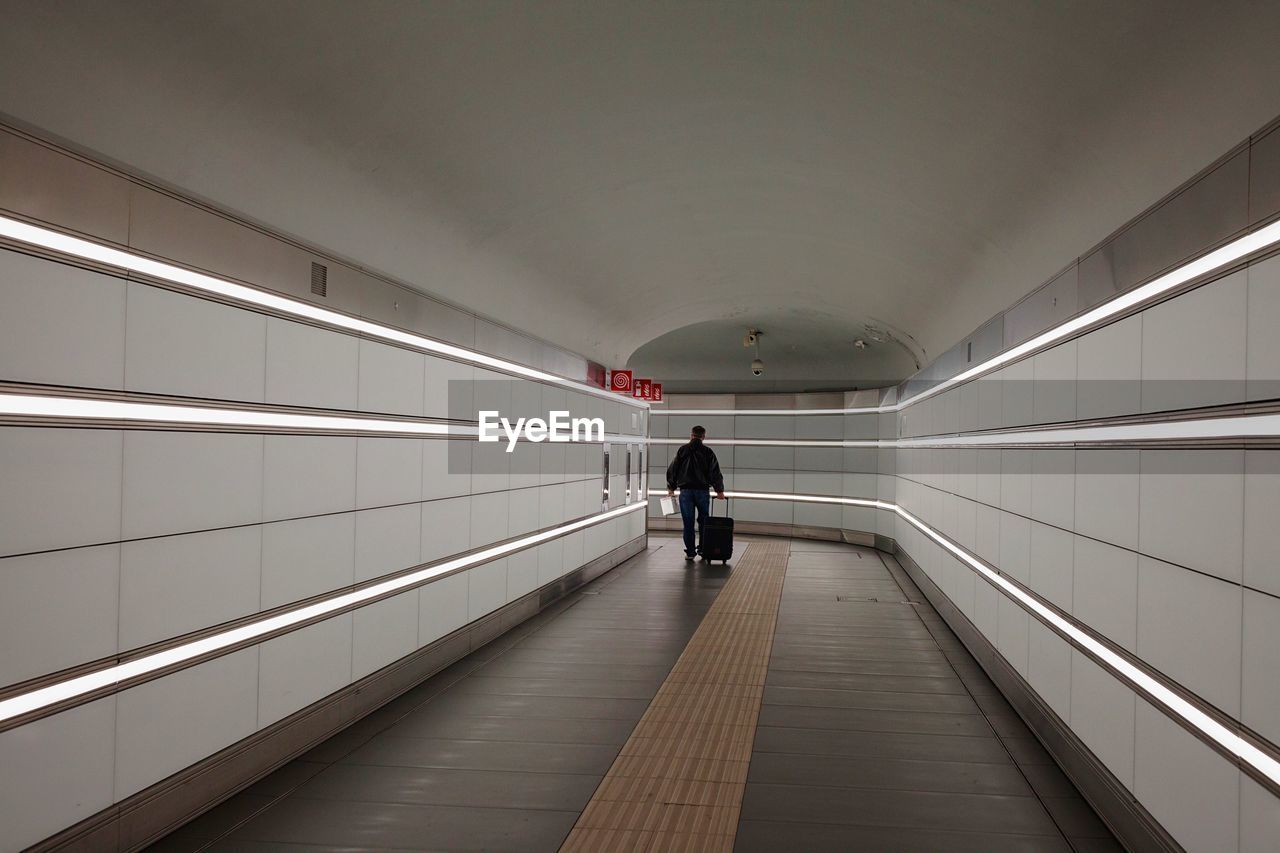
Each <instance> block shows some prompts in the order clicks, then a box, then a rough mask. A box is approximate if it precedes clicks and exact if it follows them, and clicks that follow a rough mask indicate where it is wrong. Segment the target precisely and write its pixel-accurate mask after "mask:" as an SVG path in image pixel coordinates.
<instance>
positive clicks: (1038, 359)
mask: <svg viewBox="0 0 1280 853" xmlns="http://www.w3.org/2000/svg"><path fill="white" fill-rule="evenodd" d="M1031 361H1032V364H1033V368H1032V372H1033V374H1034V375H1033V379H1034V383H1035V384H1034V391H1033V396H1034V403H1033V415H1034V416H1033V418H1032V421H1033V422H1035V423H1041V424H1046V423H1060V422H1064V421H1071V420H1074V419H1075V416H1076V342H1075V341H1067V342H1066V343H1065V344H1059V345H1058V346H1056V347H1054V348H1053V349H1049V350H1045V351H1044V352H1042V353H1040V354H1039V355H1037V356H1035V357H1034V358H1033V359H1032V360H1031Z"/></svg>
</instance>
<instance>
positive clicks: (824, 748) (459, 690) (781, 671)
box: [153, 535, 1118, 853]
mask: <svg viewBox="0 0 1280 853" xmlns="http://www.w3.org/2000/svg"><path fill="white" fill-rule="evenodd" d="M762 541H767V542H771V543H774V544H775V545H779V544H782V542H785V540H776V539H774V540H762ZM745 544H746V541H745V538H743V537H740V544H739V554H740V555H741V553H742V550H741V549H742V546H743V545H745ZM788 547H789V549H790V554H789V557H788V559H789V567H788V569H787V574H786V582H785V585H784V587H783V594H782V598H781V606H780V610H779V613H778V619H777V633H776V636H775V637H774V642H773V646H772V657H771V659H770V662H769V666H768V670H767V679H766V682H765V688H764V691H763V696H762V701H763V704H762V705H760V707H759V711H758V713H759V719H758V726H757V728H756V730H755V737H754V751H753V752H752V753H751V763H750V767H749V771H748V777H747V783H746V786H745V792H744V797H743V801H742V804H741V820H740V822H739V823H738V826H737V838H736V849H737V850H739V851H759V850H768V851H776V850H779V849H787V850H795V851H823V850H841V851H845V850H855V849H856V850H882V849H883V850H889V849H892V850H938V851H944V850H983V851H989V850H1001V851H1004V850H1036V851H1038V850H1064V851H1065V850H1070V849H1076V850H1079V851H1086V850H1112V849H1118V848H1117V847H1116V845H1115V842H1114V840H1113V839H1111V837H1110V835H1109V834H1107V832H1106V829H1105V827H1103V826H1102V824H1101V823H1100V822H1098V820H1097V818H1096V817H1095V816H1094V815H1093V813H1092V812H1091V811H1090V810H1089V808H1088V807H1087V805H1085V803H1084V802H1083V801H1082V800H1080V799H1079V797H1078V796H1077V795H1076V792H1075V790H1074V788H1072V787H1071V785H1070V783H1069V782H1068V781H1067V779H1066V778H1065V777H1064V776H1062V774H1061V773H1060V772H1059V771H1058V769H1057V768H1056V766H1054V765H1053V763H1052V761H1051V760H1050V759H1049V757H1048V755H1047V754H1046V753H1045V752H1044V751H1043V750H1042V749H1041V748H1040V746H1039V744H1038V743H1037V742H1036V741H1035V740H1034V738H1033V737H1032V736H1031V734H1030V732H1029V731H1028V730H1027V729H1026V728H1025V727H1024V726H1023V724H1022V723H1021V721H1020V720H1019V719H1018V718H1017V716H1016V715H1015V714H1014V712H1013V710H1012V709H1011V708H1010V707H1009V706H1008V704H1007V703H1005V702H1004V700H1003V699H1002V698H1001V697H1000V695H999V693H998V692H997V691H996V689H995V687H994V685H993V684H991V682H990V681H989V680H988V679H987V678H986V676H985V675H984V674H983V673H982V672H981V670H980V669H979V667H978V666H977V664H976V663H975V662H974V661H973V659H972V658H971V657H970V656H969V655H968V654H967V652H965V651H964V649H963V648H962V647H961V646H960V645H959V643H958V641H956V639H955V638H954V637H953V636H952V635H951V634H950V632H949V631H948V630H947V629H946V627H945V625H944V624H943V623H942V622H941V619H940V618H939V617H938V616H937V615H936V614H935V613H934V612H933V610H932V609H931V608H930V607H929V606H928V605H927V604H923V605H921V604H913V603H910V602H909V601H908V598H914V599H917V600H920V599H922V597H921V596H920V595H919V593H918V592H916V591H914V589H912V590H911V595H910V596H908V595H907V594H904V592H903V588H902V587H900V586H899V585H898V583H897V582H896V581H895V580H894V575H893V574H891V573H890V571H889V569H888V568H886V566H885V564H884V563H883V562H882V561H881V560H880V559H879V557H878V556H877V555H876V552H874V551H871V550H867V549H858V548H853V547H851V546H847V545H835V544H827V543H817V542H803V541H795V542H791V543H789V546H788ZM681 550H682V549H681V546H680V544H679V542H678V541H677V540H674V539H668V538H659V537H658V536H656V535H655V536H652V537H651V539H650V549H649V551H648V552H647V553H645V554H643V555H640V556H639V557H637V558H635V559H633V560H631V561H629V562H628V563H626V564H624V565H623V566H621V567H619V568H618V569H617V570H615V571H613V572H611V573H609V574H608V575H605V576H604V577H602V578H600V579H598V580H597V581H595V582H593V583H592V584H590V585H588V586H587V587H584V588H583V589H582V590H580V591H579V592H577V593H575V594H573V595H571V596H569V597H568V598H566V599H565V600H564V601H562V602H560V603H558V604H557V605H555V606H554V607H552V608H551V609H550V610H548V611H547V612H544V613H543V614H540V615H539V616H538V617H536V618H534V619H533V620H530V622H528V623H526V624H524V625H522V626H520V627H519V628H517V629H516V630H515V631H513V632H511V633H510V634H508V635H506V636H504V637H502V638H500V639H499V640H497V641H495V642H494V643H492V644H490V645H489V646H487V647H486V648H484V649H481V650H480V651H478V652H476V653H475V654H473V655H471V656H469V657H468V658H466V659H465V660H463V661H460V662H459V663H457V664H455V665H454V666H452V667H450V668H449V669H447V670H445V671H444V672H442V673H440V674H438V675H437V676H435V677H434V678H432V679H430V680H429V681H427V682H425V683H424V684H422V685H421V686H419V687H418V688H415V689H414V690H413V691H410V693H408V694H406V695H405V696H403V697H401V698H400V699H398V700H396V701H395V702H393V703H391V704H390V705H388V706H387V707H385V708H383V709H381V710H379V711H377V712H375V713H374V714H372V715H370V716H369V717H367V718H366V719H365V720H362V721H361V722H360V723H358V724H356V725H355V726H353V727H352V728H350V729H348V730H347V731H345V732H343V733H341V734H339V735H338V736H336V737H334V738H332V739H330V740H329V741H327V742H325V743H324V744H322V745H320V746H319V747H317V748H315V749H313V750H312V751H311V752H309V753H307V754H306V755H304V756H302V757H301V758H299V759H298V760H297V761H294V762H292V763H291V764H289V765H287V766H285V767H284V768H282V769H281V770H279V771H277V772H276V773H274V774H272V775H271V776H269V777H268V778H266V779H264V780H263V781H261V782H259V783H257V784H256V785H254V786H252V787H251V788H249V789H248V790H246V791H244V792H243V793H241V794H239V795H237V796H236V797H234V798H232V799H231V800H229V801H228V802H227V803H224V804H223V805H221V806H219V807H218V808H216V809H214V810H213V811H211V812H209V813H208V814H206V815H205V816H203V817H201V818H199V819H197V820H196V821H194V822H192V823H191V824H188V825H187V826H185V827H183V828H182V829H180V830H178V831H177V832H175V833H174V834H172V835H170V836H169V837H168V838H166V839H164V841H162V842H161V843H160V844H159V845H157V846H156V847H155V848H153V849H157V850H177V851H193V850H206V849H207V850H219V851H233V850H245V851H249V850H253V851H258V850H262V851H266V850H285V851H288V850H299V851H303V850H315V851H319V850H326V851H337V850H347V851H354V850H389V849H398V850H490V851H497V850H521V851H548V853H550V851H555V850H557V849H558V848H559V847H560V845H561V844H562V843H563V842H564V840H565V838H566V836H567V835H568V834H569V832H570V829H571V828H572V827H573V826H574V824H575V822H576V821H578V819H579V816H580V814H581V813H582V811H583V809H584V808H585V807H586V805H587V803H588V801H590V800H591V798H592V795H593V793H594V792H596V790H597V788H598V787H599V786H600V783H601V780H602V779H603V778H604V776H605V774H606V771H608V770H609V768H610V766H611V765H613V764H614V761H615V759H616V758H618V756H619V753H620V750H621V749H622V747H623V745H624V744H625V743H626V742H627V741H628V738H629V737H630V736H631V735H632V732H633V730H634V729H635V728H636V725H637V723H638V722H639V721H640V719H641V717H642V716H643V715H644V713H645V711H646V709H647V708H649V706H650V703H651V701H652V700H653V698H654V696H655V694H656V693H657V692H658V690H659V688H660V686H661V685H662V684H663V682H664V680H666V679H667V676H668V674H669V672H670V671H671V669H672V666H673V664H674V663H675V662H676V660H677V659H678V658H679V657H680V655H681V653H682V652H683V651H684V649H685V647H686V645H687V644H688V642H689V640H690V638H691V637H692V636H693V634H694V632H695V631H696V630H697V628H698V627H699V625H700V624H701V622H702V620H703V617H704V615H705V614H706V613H707V610H708V608H709V607H710V606H711V604H712V602H713V601H714V600H715V599H716V596H717V594H718V592H719V590H720V589H721V587H722V586H724V584H725V581H726V579H727V578H728V577H729V576H730V571H731V569H730V570H728V571H727V570H725V569H723V568H721V567H720V566H715V567H707V566H704V565H702V564H696V566H695V567H694V568H693V569H687V568H686V566H685V563H684V561H683V557H682V554H681ZM905 583H906V584H909V583H910V582H909V581H905ZM730 704H732V703H730ZM726 707H728V706H726ZM624 757H625V756H624ZM705 770H706V768H703V770H702V771H699V772H698V773H696V774H695V775H705V773H704V772H703V771H705ZM713 781H714V780H713ZM600 849H601V850H602V851H603V850H604V849H605V848H600ZM648 849H650V850H653V851H655V853H656V851H657V850H659V849H660V848H658V847H649V848H648Z"/></svg>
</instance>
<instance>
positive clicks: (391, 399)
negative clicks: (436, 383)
mask: <svg viewBox="0 0 1280 853" xmlns="http://www.w3.org/2000/svg"><path fill="white" fill-rule="evenodd" d="M425 359H426V356H424V355H423V354H422V353H420V352H412V351H410V350H407V349H400V348H399V347H393V346H391V345H389V344H380V343H377V342H376V341H370V340H365V339H361V340H360V395H359V401H360V409H361V411H365V412H385V413H387V414H395V415H413V416H415V417H421V416H422V411H423V402H422V396H423V393H424V391H425V388H426V380H425V378H424V369H425V367H424V365H425Z"/></svg>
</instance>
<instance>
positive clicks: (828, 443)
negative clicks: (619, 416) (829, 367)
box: [649, 438, 881, 447]
mask: <svg viewBox="0 0 1280 853" xmlns="http://www.w3.org/2000/svg"><path fill="white" fill-rule="evenodd" d="M688 440H689V439H687V438H651V439H649V443H650V444H685V443H686V442H687V441H688ZM706 442H707V444H722V445H734V446H737V447H879V446H881V445H880V442H878V441H874V440H867V441H858V440H853V439H850V440H847V441H846V440H842V439H838V438H837V439H821V438H815V439H812V440H806V439H790V438H708V439H706Z"/></svg>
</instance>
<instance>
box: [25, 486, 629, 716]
mask: <svg viewBox="0 0 1280 853" xmlns="http://www.w3.org/2000/svg"><path fill="white" fill-rule="evenodd" d="M644 507H645V505H644V504H643V503H635V504H632V505H630V506H623V507H619V508H617V509H614V510H610V511H609V512H605V513H601V514H600V515H596V516H592V517H590V518H584V519H579V520H578V521H573V522H570V523H568V524H564V525H561V526H559V527H554V528H551V529H550V530H544V531H542V532H541V533H535V534H532V535H530V536H526V537H524V538H522V539H516V540H513V541H511V542H507V543H504V544H502V545H495V546H493V547H491V548H486V549H485V550H483V551H478V552H476V553H474V554H467V555H465V556H463V557H457V558H455V559H452V560H448V561H446V562H444V563H440V564H438V565H434V566H431V567H429V568H425V569H422V570H420V571H417V572H411V573H410V574H407V575H403V576H401V577H397V578H392V579H391V580H388V581H384V582H382V583H379V584H375V585H374V586H370V587H366V588H364V589H361V590H357V591H355V592H349V593H346V594H344V595H339V596H335V597H334V598H329V599H325V600H324V601H320V602H317V603H315V604H311V605H307V606H306V607H300V608H298V609H296V610H290V611H288V612H286V613H281V614H279V615H276V616H272V617H269V618H266V619H262V620H259V621H257V622H251V623H249V624H247V625H242V626H240V627H237V628H232V629H230V630H228V631H223V632H222V633H219V634H213V635H211V636H208V637H203V638H201V639H199V640H193V641H192V642H190V643H184V644H182V645H180V646H175V647H173V648H171V649H165V650H164V651H160V652H155V653H154V654H149V655H145V656H143V657H140V658H137V659H136V660H131V661H128V662H127V663H122V664H117V665H115V666H110V667H107V668H105V669H101V670H97V671H96V672H91V673H88V674H86V675H81V676H77V677H74V678H69V679H67V680H66V681H60V682H58V683H57V684H51V685H49V686H48V687H41V688H39V689H36V690H32V691H31V692H29V693H23V694H20V695H18V696H13V697H10V698H8V699H4V700H2V701H0V723H3V722H4V721H6V720H11V719H13V718H14V717H19V716H22V715H24V714H30V713H32V712H34V711H39V710H41V709H42V708H47V707H49V706H51V705H57V704H59V703H62V702H66V701H68V700H72V699H75V698H77V697H79V696H84V695H85V694H88V693H94V692H96V691H99V690H102V689H104V688H108V687H111V686H112V685H113V684H117V683H119V682H122V681H129V680H132V679H136V678H139V677H140V676H145V675H147V674H148V673H152V672H155V671H157V670H160V669H165V668H168V667H172V666H175V665H178V664H182V663H186V662H188V661H192V660H194V659H196V658H203V657H206V656H208V655H210V654H214V653H217V652H219V651H223V650H228V649H231V648H233V647H236V646H242V645H244V644H246V643H249V642H251V641H253V640H254V639H256V638H259V637H264V636H266V635H268V634H272V633H275V632H278V631H281V630H282V629H287V628H290V627H292V626H294V625H299V624H301V623H303V622H308V621H312V620H315V619H318V618H323V617H325V616H329V615H332V614H335V613H337V612H339V611H343V610H348V609H351V608H353V607H359V606H360V605H362V604H365V603H367V602H370V601H372V600H374V599H378V598H382V597H384V596H387V595H390V594H393V593H396V592H402V591H404V590H408V589H411V588H413V587H415V586H419V585H421V584H423V583H425V582H426V581H429V580H431V579H432V578H435V577H439V576H440V575H445V574H449V573H450V572H456V571H458V570H460V569H466V568H470V567H472V566H476V565H479V564H481V563H485V562H488V561H490V560H495V559H498V558H499V557H503V556H505V555H507V554H510V553H512V552H514V551H519V550H522V549H524V548H528V547H530V546H532V545H538V544H540V543H542V542H546V541H549V540H551V539H558V538H560V537H562V536H567V535H568V534H570V533H573V532H575V531H578V530H582V529H584V528H587V527H592V526H594V525H597V524H601V523H603V522H605V521H609V520H610V519H614V518H618V517H620V516H622V515H625V514H627V513H629V512H636V511H637V510H640V509H644Z"/></svg>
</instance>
